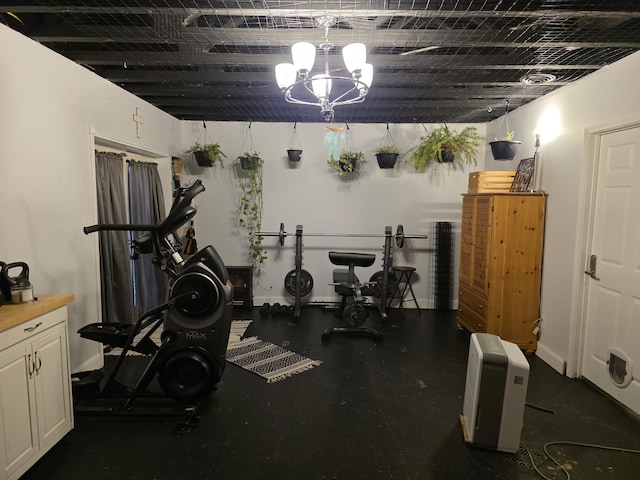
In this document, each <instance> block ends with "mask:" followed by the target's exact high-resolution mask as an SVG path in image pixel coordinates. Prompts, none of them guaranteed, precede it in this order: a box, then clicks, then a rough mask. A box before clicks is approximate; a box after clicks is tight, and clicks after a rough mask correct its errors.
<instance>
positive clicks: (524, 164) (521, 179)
mask: <svg viewBox="0 0 640 480" xmlns="http://www.w3.org/2000/svg"><path fill="white" fill-rule="evenodd" d="M535 170H536V158H535V157H531V158H523V159H522V160H520V163H519V164H518V169H517V170H516V175H515V177H513V183H512V184H511V188H510V189H509V191H510V192H527V191H529V190H531V187H532V182H533V177H534V175H535Z"/></svg>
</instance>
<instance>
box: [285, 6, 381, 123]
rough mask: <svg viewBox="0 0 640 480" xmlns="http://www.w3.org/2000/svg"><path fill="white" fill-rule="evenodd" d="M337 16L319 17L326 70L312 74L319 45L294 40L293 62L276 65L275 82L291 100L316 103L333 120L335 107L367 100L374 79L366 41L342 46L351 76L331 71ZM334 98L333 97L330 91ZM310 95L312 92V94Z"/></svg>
mask: <svg viewBox="0 0 640 480" xmlns="http://www.w3.org/2000/svg"><path fill="white" fill-rule="evenodd" d="M337 20H338V19H337V18H336V17H334V16H324V17H320V18H318V19H316V25H318V26H319V27H324V32H325V33H324V43H321V44H320V46H319V47H320V48H321V49H322V50H323V52H324V73H320V74H317V75H314V76H312V77H310V75H309V72H310V71H311V69H312V68H313V64H314V62H315V59H316V47H315V45H313V44H312V43H309V42H299V43H295V44H294V45H293V46H292V47H291V56H292V58H293V63H280V64H278V65H276V69H275V70H276V82H277V83H278V87H279V88H280V90H281V91H282V93H283V94H284V98H285V100H286V101H287V102H289V103H296V104H299V105H314V106H318V107H320V109H321V114H322V116H323V117H324V120H325V121H327V122H330V121H332V120H333V114H334V111H333V108H334V107H337V106H340V105H349V104H352V103H360V102H362V101H363V100H364V97H366V95H367V93H368V92H369V87H370V86H371V82H372V80H373V66H372V65H371V64H370V63H366V61H367V49H366V47H365V45H364V44H363V43H351V44H349V45H347V46H346V47H344V48H343V49H342V58H343V60H344V64H345V67H346V69H347V70H348V71H349V73H350V74H351V77H347V76H339V75H331V74H330V72H329V50H331V49H332V48H333V47H334V45H333V44H331V43H329V27H332V26H333V25H335V24H336V23H337ZM332 90H333V93H334V98H333V99H332V98H331V93H332ZM309 94H310V95H309Z"/></svg>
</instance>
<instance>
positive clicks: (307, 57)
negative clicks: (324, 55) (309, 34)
mask: <svg viewBox="0 0 640 480" xmlns="http://www.w3.org/2000/svg"><path fill="white" fill-rule="evenodd" d="M291 57H292V58H293V64H294V65H295V67H296V70H297V71H298V72H300V73H301V74H302V75H306V74H307V73H309V71H310V70H311V69H312V68H313V64H314V62H315V61H316V46H315V45H314V44H313V43H309V42H298V43H294V44H293V46H292V47H291Z"/></svg>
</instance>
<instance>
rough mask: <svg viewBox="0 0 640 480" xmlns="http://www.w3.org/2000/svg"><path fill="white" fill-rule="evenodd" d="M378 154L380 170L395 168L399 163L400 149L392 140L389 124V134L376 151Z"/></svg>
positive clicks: (387, 133)
mask: <svg viewBox="0 0 640 480" xmlns="http://www.w3.org/2000/svg"><path fill="white" fill-rule="evenodd" d="M374 152H375V154H376V160H377V161H378V166H379V167H380V168H393V167H395V166H396V162H397V161H398V155H399V153H398V148H397V147H396V144H395V143H394V141H393V138H391V132H390V131H389V124H388V123H387V132H386V133H385V136H384V138H383V139H382V142H381V144H380V145H379V146H378V148H376V149H375V150H374Z"/></svg>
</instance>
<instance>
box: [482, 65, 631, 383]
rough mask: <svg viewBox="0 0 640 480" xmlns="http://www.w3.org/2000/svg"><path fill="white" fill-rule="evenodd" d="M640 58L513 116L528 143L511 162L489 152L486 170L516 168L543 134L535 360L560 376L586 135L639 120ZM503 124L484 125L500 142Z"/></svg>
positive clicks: (571, 314)
mask: <svg viewBox="0 0 640 480" xmlns="http://www.w3.org/2000/svg"><path fill="white" fill-rule="evenodd" d="M639 74H640V53H635V54H633V55H630V56H629V57H627V58H625V59H623V60H620V61H618V62H616V63H614V64H612V65H609V66H607V67H605V68H603V69H601V70H599V71H597V72H595V73H593V74H592V75H589V76H588V77H585V78H584V79H582V80H579V81H577V82H575V83H573V84H571V85H569V86H566V87H563V88H562V89H559V90H556V91H555V92H553V93H551V94H548V95H546V96H544V97H542V98H540V99H538V100H536V101H534V102H531V103H530V104H528V105H526V106H524V107H521V108H518V109H517V110H515V111H513V112H511V114H510V116H511V119H512V121H513V123H514V124H515V129H516V137H519V138H518V139H519V140H521V141H522V142H523V143H522V145H521V147H520V149H519V151H518V156H517V157H516V159H514V160H513V161H512V162H495V161H493V159H492V158H491V154H490V152H489V154H488V156H487V159H486V168H487V170H511V169H513V170H515V169H516V167H517V163H518V160H519V159H521V158H526V157H530V156H532V155H533V153H534V151H535V150H534V142H535V135H534V132H540V133H541V138H540V140H541V147H540V152H541V159H542V162H541V163H542V166H541V183H540V186H541V188H542V190H544V191H545V192H547V193H548V195H549V197H548V204H547V218H546V237H545V251H544V267H543V281H542V306H541V308H542V316H543V319H544V322H543V325H542V333H541V338H540V344H539V349H538V354H539V355H540V356H541V357H542V358H544V359H545V361H547V362H548V363H550V364H551V365H552V366H553V367H554V368H556V369H557V370H559V371H562V369H563V368H564V365H565V362H566V361H567V360H569V355H570V354H571V352H570V345H571V342H572V335H574V331H573V328H572V322H573V324H575V323H576V322H577V321H578V320H579V319H577V318H576V315H577V313H576V309H577V306H576V305H575V304H574V298H575V296H576V288H577V283H578V280H579V277H580V276H581V275H583V273H582V272H583V271H584V270H585V261H586V260H585V259H584V258H580V256H579V255H578V256H577V258H576V254H575V252H576V250H577V242H578V241H579V238H578V235H579V228H578V227H579V217H580V215H581V214H582V212H581V211H580V207H581V204H580V202H581V198H582V197H581V196H582V195H584V193H582V191H581V189H582V188H583V185H582V184H583V181H584V180H583V175H584V174H585V171H584V170H585V168H586V167H587V164H588V158H587V156H588V153H589V152H587V151H585V131H586V129H590V128H593V127H596V126H605V125H613V124H616V123H622V122H625V121H628V120H638V119H640V89H639V88H638V75H639ZM500 122H501V120H497V121H494V122H492V123H491V124H489V125H488V127H487V136H488V137H490V138H493V137H494V136H500V133H499V132H496V128H497V127H499V126H500Z"/></svg>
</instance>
